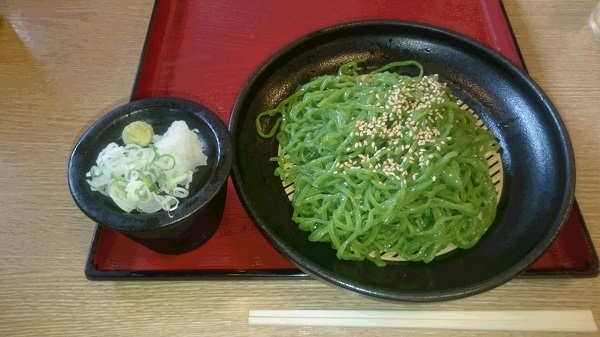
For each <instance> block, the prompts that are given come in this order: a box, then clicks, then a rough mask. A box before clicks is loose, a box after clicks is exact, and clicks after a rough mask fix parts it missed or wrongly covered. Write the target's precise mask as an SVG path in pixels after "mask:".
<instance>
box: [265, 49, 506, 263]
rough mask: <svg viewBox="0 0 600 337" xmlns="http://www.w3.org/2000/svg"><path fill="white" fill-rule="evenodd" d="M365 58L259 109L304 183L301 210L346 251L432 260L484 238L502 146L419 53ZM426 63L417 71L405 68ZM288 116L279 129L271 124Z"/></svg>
mask: <svg viewBox="0 0 600 337" xmlns="http://www.w3.org/2000/svg"><path fill="white" fill-rule="evenodd" d="M360 62H362V61H361V60H358V61H353V62H349V63H347V64H344V65H342V66H341V67H340V68H339V71H338V73H337V74H336V75H325V76H320V77H317V78H315V79H313V80H312V81H310V82H308V83H306V84H304V85H302V86H300V87H299V88H298V89H297V90H296V92H294V93H293V94H292V95H291V96H289V97H287V98H286V99H285V100H283V101H282V102H281V103H280V104H279V105H278V106H277V107H276V108H275V109H273V110H269V111H265V112H262V113H261V114H259V116H258V117H257V119H256V127H257V131H258V133H259V134H260V135H261V136H263V137H272V136H274V135H276V137H277V140H278V142H279V145H280V152H279V154H278V156H277V157H274V158H272V160H274V161H276V162H277V168H276V169H275V172H274V173H275V175H277V176H279V177H280V178H281V179H282V181H283V183H284V184H286V185H287V184H291V183H293V184H294V187H295V192H294V195H293V198H292V200H291V202H292V206H293V210H294V211H293V221H294V222H296V223H297V224H298V226H299V228H300V229H301V230H303V231H307V232H309V233H310V234H309V239H310V240H311V241H319V242H329V243H330V244H331V246H332V247H333V248H334V249H335V250H336V251H337V257H338V258H339V259H344V260H357V261H362V260H365V259H368V260H371V261H373V262H374V263H375V264H377V265H379V266H383V265H385V262H384V261H383V260H382V259H381V257H380V254H383V253H384V252H394V253H396V254H398V255H399V256H400V257H401V258H403V259H405V260H410V261H424V262H429V261H431V260H432V259H433V258H434V257H435V256H436V254H437V253H438V252H440V251H441V250H442V249H444V248H445V247H446V246H448V245H449V244H454V245H456V246H457V247H459V248H469V247H472V246H473V245H475V243H477V241H478V240H479V239H480V238H481V236H482V235H483V234H484V232H485V231H486V230H487V229H488V227H489V226H490V225H491V224H492V222H493V221H494V218H495V216H496V190H495V186H494V184H493V183H492V181H491V178H490V176H489V172H488V166H487V161H486V158H485V155H486V153H488V152H491V151H493V152H496V151H498V149H499V147H498V144H497V142H496V141H495V139H494V136H493V134H492V133H491V132H489V131H487V130H484V129H482V128H480V127H478V126H476V124H475V122H476V118H475V117H474V116H473V114H472V113H470V112H468V111H465V110H462V109H461V107H460V105H459V102H457V99H456V98H455V97H454V96H453V95H452V93H451V92H450V90H449V89H448V88H447V87H446V86H445V85H444V84H442V83H440V82H439V81H438V80H437V76H436V75H432V76H428V75H424V70H423V67H422V66H421V65H420V64H419V63H417V62H415V61H406V62H394V63H390V64H388V65H385V66H384V67H382V68H379V69H377V70H375V71H372V72H370V73H368V74H365V75H359V74H358V69H359V64H360ZM400 67H411V68H412V67H415V68H416V69H418V71H419V75H417V76H414V77H411V76H406V75H401V74H399V73H397V72H393V71H392V70H393V69H396V68H400ZM269 117H276V118H277V120H276V122H275V124H274V126H273V127H271V128H270V130H269V131H267V132H264V130H263V129H264V127H263V123H264V122H265V121H268V120H269V119H271V118H269Z"/></svg>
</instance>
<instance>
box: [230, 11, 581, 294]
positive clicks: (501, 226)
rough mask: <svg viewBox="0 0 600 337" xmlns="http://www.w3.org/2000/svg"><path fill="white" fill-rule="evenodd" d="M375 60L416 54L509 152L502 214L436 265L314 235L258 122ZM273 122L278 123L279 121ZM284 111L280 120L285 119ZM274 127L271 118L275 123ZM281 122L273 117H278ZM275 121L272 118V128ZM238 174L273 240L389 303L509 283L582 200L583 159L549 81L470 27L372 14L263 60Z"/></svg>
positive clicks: (327, 274) (311, 269)
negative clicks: (351, 66)
mask: <svg viewBox="0 0 600 337" xmlns="http://www.w3.org/2000/svg"><path fill="white" fill-rule="evenodd" d="M356 59H365V60H366V61H365V62H364V63H361V66H362V67H364V68H365V69H366V71H369V70H373V69H377V68H379V67H381V66H383V65H385V64H387V63H390V62H393V61H399V60H416V61H419V62H420V63H421V64H422V65H423V66H424V68H425V72H426V73H427V74H432V73H433V74H439V78H440V80H441V81H443V82H446V83H447V85H448V86H449V88H450V89H451V90H452V91H453V92H454V93H455V94H456V95H457V96H458V97H459V98H460V99H461V100H462V101H464V102H466V103H467V104H468V105H469V106H470V107H471V108H472V109H473V110H474V111H476V112H477V114H478V115H479V116H480V117H481V119H482V120H483V122H484V123H485V125H486V126H487V127H488V128H489V129H490V130H491V131H492V132H493V133H494V135H495V136H496V137H497V138H498V141H499V143H500V147H501V148H502V152H501V155H502V163H503V167H504V182H503V186H502V195H501V198H500V202H499V205H498V213H497V217H496V219H495V222H494V223H493V224H492V226H491V227H490V228H489V230H488V231H487V232H486V233H485V235H484V236H483V237H482V239H481V240H480V241H479V242H478V244H476V245H475V246H474V247H472V248H470V249H457V250H454V251H452V252H450V253H447V254H444V255H443V256H439V257H437V258H435V259H434V260H433V261H431V262H430V263H423V262H405V261H404V262H390V263H389V264H388V265H387V266H385V267H377V266H375V265H374V264H373V263H371V262H369V261H363V262H352V261H341V260H339V259H337V258H336V252H335V250H334V249H332V248H331V246H330V244H329V243H324V242H311V241H309V240H308V233H307V232H304V231H301V230H300V229H299V228H298V225H297V224H296V223H294V222H293V221H292V211H293V210H292V207H291V204H290V202H289V200H288V198H287V195H286V192H285V190H284V188H283V186H282V184H281V181H280V179H279V177H277V176H275V175H274V174H273V173H274V170H275V167H276V166H277V164H276V163H274V162H273V161H270V160H269V159H270V158H271V157H274V156H276V154H277V147H278V143H277V141H276V140H275V139H274V138H270V139H264V138H261V137H260V136H259V135H258V133H257V130H256V125H255V120H256V117H257V115H258V114H259V113H261V112H263V111H266V110H269V109H272V108H274V107H275V106H277V105H278V104H279V103H280V102H281V101H282V100H283V99H284V98H285V97H287V96H289V95H290V94H292V93H293V92H294V91H295V90H296V88H298V86H299V85H300V84H303V83H306V82H308V81H309V80H311V79H312V78H314V77H316V76H319V75H324V74H335V73H336V71H337V70H338V67H339V66H340V65H342V64H344V63H346V62H349V61H352V60H356ZM267 120H268V119H267ZM273 122H274V119H271V120H269V121H268V123H273ZM264 123H267V122H264ZM270 125H273V124H270ZM263 127H264V128H265V129H268V128H269V127H271V126H266V125H265V126H263ZM229 129H230V131H231V137H232V141H233V144H234V145H233V147H234V149H235V156H236V161H235V164H234V166H233V169H232V178H233V183H234V185H235V188H236V191H237V193H238V195H239V196H240V199H241V201H242V204H243V205H244V207H245V209H246V211H247V212H248V214H249V215H250V217H251V218H252V220H253V221H254V222H255V223H256V225H257V227H258V228H259V229H260V230H261V231H262V233H263V234H264V235H265V237H266V238H267V239H268V240H269V241H270V242H271V243H272V244H273V245H274V246H275V247H276V248H277V249H278V250H279V251H280V252H281V253H282V254H283V255H284V256H286V257H287V258H289V259H290V260H291V261H293V262H294V263H295V264H296V265H298V267H299V268H300V269H302V270H304V271H305V272H307V273H309V274H310V275H312V276H314V277H316V278H318V279H321V280H323V281H326V282H328V283H330V284H333V285H335V286H338V287H341V288H344V289H348V290H351V291H355V292H358V293H361V294H364V295H368V296H373V297H376V298H381V299H386V300H399V301H413V302H426V301H441V300H449V299H456V298H460V297H465V296H470V295H474V294H477V293H480V292H483V291H485V290H489V289H491V288H493V287H496V286H499V285H501V284H503V283H505V282H507V281H509V280H511V279H512V278H514V277H515V276H517V275H519V274H520V273H522V272H524V271H525V270H527V268H529V266H531V265H532V264H533V263H534V262H535V261H536V260H537V259H538V258H539V257H540V256H541V255H542V254H543V253H544V252H545V251H546V249H547V248H548V247H549V246H550V245H551V243H552V242H553V240H554V239H555V238H556V236H557V235H558V233H559V231H560V229H561V228H562V226H563V224H564V222H565V220H566V217H567V215H568V214H569V210H570V208H571V205H572V203H573V198H574V196H573V195H574V187H575V164H574V159H573V151H572V148H571V143H570V141H569V137H568V134H567V131H566V128H565V126H564V124H563V122H562V120H561V119H560V116H559V114H558V112H557V111H556V109H555V108H554V106H553V105H552V103H551V102H550V100H549V98H548V97H547V96H546V95H545V94H544V92H543V91H542V89H541V88H540V87H539V86H538V85H537V84H536V83H535V82H534V81H533V80H532V79H531V78H530V77H529V76H527V74H526V73H524V72H523V71H522V70H521V69H519V68H518V67H517V66H516V65H515V64H513V63H512V62H511V61H510V60H508V59H506V58H505V57H503V56H502V55H501V54H499V53H498V52H496V51H494V50H492V49H490V48H489V47H487V46H484V45H482V44H481V43H479V42H477V41H474V40H473V39H471V38H468V37H465V36H463V35H460V34H457V33H454V32H451V31H447V30H445V29H440V28H437V27H433V26H429V25H424V24H419V23H413V22H403V21H364V22H353V23H348V24H342V25H339V26H334V27H329V28H327V29H324V30H321V31H317V32H314V33H311V34H309V35H307V36H305V37H302V38H300V39H299V40H297V41H295V42H294V43H292V44H291V45H289V46H287V47H285V48H284V49H282V50H280V51H279V52H277V53H276V54H274V55H273V56H272V57H271V58H269V59H268V60H267V61H266V62H265V63H264V64H263V65H261V66H260V67H259V68H258V69H257V70H256V72H255V73H254V74H253V75H252V77H251V78H250V79H249V81H248V82H247V84H246V86H245V87H244V89H243V90H242V91H241V93H240V95H239V96H238V99H237V101H236V103H235V105H234V107H233V111H232V114H231V118H230V121H229Z"/></svg>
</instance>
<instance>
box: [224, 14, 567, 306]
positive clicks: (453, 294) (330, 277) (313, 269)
mask: <svg viewBox="0 0 600 337" xmlns="http://www.w3.org/2000/svg"><path fill="white" fill-rule="evenodd" d="M363 25H365V26H368V25H386V26H396V27H398V28H401V27H411V28H416V29H420V30H427V31H430V32H433V33H435V34H438V35H445V36H448V37H449V38H451V39H454V40H456V41H458V42H460V43H461V44H464V45H469V46H470V47H473V48H475V49H477V50H478V52H481V53H484V54H487V56H489V57H491V58H493V59H495V60H496V61H497V62H499V63H500V64H501V65H502V66H503V67H505V68H506V69H508V70H509V71H510V72H512V73H513V74H514V75H516V76H518V78H519V80H520V81H523V82H524V83H525V84H527V85H528V86H529V87H530V88H531V89H532V90H533V91H534V92H535V94H536V95H537V96H538V97H539V98H540V101H541V102H543V104H544V105H545V107H546V112H547V113H549V114H550V115H551V120H552V122H553V123H554V125H555V126H556V127H557V129H558V130H559V133H560V134H559V135H558V136H559V138H560V141H561V145H562V147H561V151H563V152H564V153H565V155H566V162H567V165H568V167H566V169H565V171H566V172H571V174H569V175H568V176H567V177H565V181H564V187H565V192H564V194H563V197H562V198H561V199H560V201H559V202H558V207H559V212H558V214H561V216H560V217H558V218H557V219H556V221H555V222H554V223H553V224H552V225H551V226H549V230H548V232H547V233H546V235H545V236H544V237H543V238H541V239H540V241H539V242H538V244H537V245H536V246H535V249H532V250H531V251H530V252H529V253H528V254H527V255H526V256H524V257H523V258H522V259H521V261H520V263H518V264H516V265H514V266H513V268H511V269H507V270H504V271H503V272H501V273H499V274H497V276H496V277H495V278H491V279H489V280H486V281H483V282H480V283H478V284H475V285H468V286H465V287H457V288H453V289H449V290H443V291H395V290H388V289H383V288H379V287H374V286H369V285H365V284H363V283H361V282H357V281H353V280H345V279H341V278H340V277H338V276H337V275H336V274H335V273H333V272H331V271H329V270H323V269H322V268H320V267H319V266H318V265H316V264H315V263H313V262H312V261H311V260H309V259H307V258H305V257H304V256H303V255H302V254H300V253H298V252H297V251H295V250H294V249H292V248H291V247H288V246H287V245H286V244H285V243H283V242H280V240H279V239H278V238H277V234H276V233H275V232H274V231H273V230H271V228H270V227H269V226H268V225H267V224H265V223H264V221H263V220H262V219H261V218H260V217H259V216H258V214H257V212H256V211H255V210H253V209H252V206H251V205H252V201H251V200H249V198H248V196H247V194H246V190H245V188H244V186H243V184H242V177H241V172H240V169H239V167H238V166H237V164H236V163H234V165H233V167H232V181H233V185H234V187H235V189H236V192H237V194H238V196H239V197H240V199H241V200H242V205H243V207H244V209H245V210H246V212H247V213H248V214H249V215H250V218H251V219H252V221H253V222H254V223H255V224H256V225H257V227H258V228H259V229H260V231H261V232H262V234H263V235H264V236H265V237H266V238H267V240H268V241H269V242H270V243H271V244H272V245H274V246H275V247H276V248H277V250H278V251H280V252H281V253H282V254H283V255H284V256H286V257H287V258H289V259H290V260H291V261H292V262H293V263H294V264H295V265H297V267H298V268H299V269H301V270H302V271H304V272H305V273H307V274H309V275H311V276H313V277H316V278H318V279H321V280H323V281H326V282H327V283H330V284H331V285H333V286H337V287H340V288H343V289H347V290H351V291H354V292H357V293H359V294H363V295H367V296H371V297H374V298H379V299H383V300H392V301H406V302H432V301H445V300H452V299H458V298H463V297H466V296H471V295H476V294H479V293H482V292H484V291H487V290H490V289H493V288H495V287H497V286H500V285H502V284H504V283H506V282H508V281H510V280H511V279H513V278H515V277H516V276H518V275H520V274H521V273H523V272H524V271H526V270H527V269H528V268H529V267H530V266H531V265H532V264H533V263H535V261H536V260H537V259H538V258H539V257H540V256H541V255H542V254H543V253H544V252H546V251H547V250H548V248H549V247H550V246H551V244H552V242H553V241H554V240H555V239H556V237H557V236H558V234H559V233H560V230H561V229H562V227H563V225H564V223H565V222H566V219H567V217H568V214H569V211H570V210H571V206H572V204H573V201H574V198H575V197H574V194H575V192H574V190H575V158H574V154H573V149H572V145H571V141H570V139H569V136H568V132H567V129H566V126H565V124H564V122H563V121H562V119H561V118H560V116H559V113H558V111H557V110H556V108H555V107H554V105H553V104H552V102H551V101H550V99H549V97H548V96H547V95H546V94H545V93H544V91H543V90H542V89H541V87H540V86H539V85H538V84H537V83H536V82H535V81H534V80H533V79H532V78H531V77H530V76H529V75H528V74H527V73H526V72H525V71H524V70H523V69H521V68H519V67H518V66H517V65H515V64H514V63H513V62H512V61H511V60H509V59H508V58H507V57H505V56H504V55H502V54H501V53H499V52H498V51H496V50H494V49H492V48H490V47H488V46H487V45H485V44H483V43H481V42H479V41H477V40H475V39H473V38H471V37H469V36H466V35H463V34H461V33H458V32H455V31H451V30H448V29H446V28H442V27H439V26H434V25H430V24H425V23H420V22H413V21H406V20H388V19H382V20H360V21H353V22H347V23H342V24H337V25H333V26H329V27H326V28H323V29H320V30H317V31H313V32H311V33H309V34H307V35H304V36H302V37H300V38H298V39H296V40H294V41H293V42H291V43H289V44H287V45H286V46H284V47H283V48H281V49H279V50H278V51H277V52H275V53H274V54H272V55H271V56H269V57H268V58H267V59H266V60H265V61H264V62H263V63H262V64H261V65H260V66H259V67H258V68H257V69H256V70H255V71H254V72H253V73H252V74H251V75H250V77H249V78H248V80H247V81H246V83H245V85H244V87H243V88H242V90H241V91H240V93H239V95H238V97H237V98H236V101H235V104H234V106H233V108H232V113H231V115H230V119H229V126H228V127H229V130H230V133H231V135H232V143H233V144H234V145H233V146H234V148H235V146H236V145H235V144H236V140H235V130H236V129H237V128H238V123H237V117H238V115H239V114H241V113H242V112H241V111H240V106H241V105H242V104H243V102H244V100H245V99H246V95H247V94H248V92H249V91H250V90H251V88H252V87H253V86H254V85H256V83H255V82H256V80H257V78H258V77H259V76H260V74H262V73H263V72H265V71H266V70H267V69H268V68H269V67H270V66H271V65H272V64H273V63H275V62H276V60H278V59H279V58H280V57H282V56H284V55H286V54H288V53H289V52H290V51H291V50H293V49H295V48H298V47H299V46H301V45H302V44H304V43H307V42H309V41H310V40H312V39H314V38H316V37H319V36H323V35H327V34H331V33H334V32H336V31H340V30H345V29H350V28H354V27H360V26H363Z"/></svg>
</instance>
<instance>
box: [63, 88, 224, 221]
mask: <svg viewBox="0 0 600 337" xmlns="http://www.w3.org/2000/svg"><path fill="white" fill-rule="evenodd" d="M155 107H165V108H172V109H176V110H180V111H182V112H184V113H186V114H188V115H189V116H190V117H191V118H195V119H198V120H201V121H203V122H204V123H206V124H207V126H208V127H209V128H210V130H211V131H212V133H213V135H214V138H215V139H216V141H217V148H218V153H217V154H216V156H217V158H216V160H215V166H216V167H217V168H218V169H215V170H214V172H213V173H212V174H211V176H210V177H209V179H208V180H207V181H206V183H205V184H204V185H203V187H202V189H201V191H202V194H199V195H197V196H189V197H187V198H185V199H183V200H182V201H181V202H180V206H179V207H178V208H177V209H176V210H174V211H171V212H166V211H159V212H156V213H151V214H137V215H136V216H132V215H131V214H128V213H125V212H123V213H122V214H120V213H116V212H105V210H106V209H105V208H104V207H102V206H101V205H99V204H98V203H97V202H96V201H95V200H94V199H93V198H91V197H90V194H89V193H83V192H81V191H82V190H83V189H86V188H89V186H88V185H87V184H86V183H85V179H84V178H83V177H85V172H82V170H81V169H80V168H78V167H77V164H78V162H79V161H80V159H79V158H78V153H80V151H85V149H84V148H83V144H85V143H86V142H87V141H88V140H89V139H90V138H91V137H93V135H94V134H96V133H97V132H98V131H100V130H102V129H103V128H104V127H105V126H106V125H108V124H110V123H111V122H112V121H113V120H115V119H117V118H120V117H122V116H125V115H127V114H129V113H133V112H135V111H140V110H145V109H148V108H155ZM232 148H233V147H232V142H231V136H230V135H229V130H228V129H227V126H226V125H225V123H224V122H223V121H222V120H221V119H220V118H219V117H218V116H217V115H216V114H215V113H214V112H213V111H212V110H210V109H208V108H207V107H205V106H204V105H202V104H200V103H197V102H193V101H190V100H187V99H184V98H179V97H150V98H143V99H139V100H133V101H130V102H128V103H126V104H124V105H121V106H119V107H117V108H115V109H113V110H111V111H109V112H108V113H106V114H104V115H103V116H102V117H100V118H99V119H98V120H96V121H95V122H94V123H92V125H90V126H89V128H88V129H87V130H86V131H85V132H84V133H83V135H82V136H81V137H80V138H79V140H78V141H77V143H76V144H75V146H74V147H73V150H72V152H71V155H70V157H69V163H68V169H67V179H68V184H69V190H70V192H71V195H72V197H73V199H74V201H75V203H76V204H77V206H78V207H79V208H80V210H81V211H82V212H83V213H84V214H86V215H87V216H88V217H89V218H90V219H92V220H94V221H95V222H97V223H98V224H100V225H102V226H105V227H109V228H112V229H116V230H119V231H124V232H129V231H136V232H140V231H150V230H155V229H158V228H167V227H169V226H173V225H176V224H178V223H180V222H182V221H184V220H186V219H191V218H192V217H193V216H194V214H196V213H197V212H199V211H200V210H202V209H203V208H204V207H205V206H206V205H207V204H209V202H210V201H211V200H212V199H214V197H215V196H216V195H217V193H218V192H219V191H220V190H221V187H222V186H223V185H224V184H226V183H227V180H228V178H229V174H230V172H231V167H232V165H233V150H232ZM148 220H154V221H148Z"/></svg>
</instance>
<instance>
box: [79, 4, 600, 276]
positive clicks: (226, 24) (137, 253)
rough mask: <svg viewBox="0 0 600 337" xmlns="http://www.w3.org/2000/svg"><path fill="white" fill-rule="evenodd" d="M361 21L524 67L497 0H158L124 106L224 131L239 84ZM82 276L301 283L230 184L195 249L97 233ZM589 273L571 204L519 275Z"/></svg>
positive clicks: (592, 268) (591, 259)
mask: <svg viewBox="0 0 600 337" xmlns="http://www.w3.org/2000/svg"><path fill="white" fill-rule="evenodd" d="M367 19H400V20H409V21H416V22H423V23H428V24H433V25H437V26H441V27H444V28H448V29H451V30H454V31H457V32H459V33H463V34H465V35H468V36H471V37H473V38H475V39H477V40H479V41H481V42H483V43H485V44H487V45H489V46H491V47H492V48H494V49H496V50H498V51H499V52H501V53H503V54H504V55H505V56H507V57H508V58H510V59H511V60H512V61H513V62H515V63H516V64H518V65H519V66H522V67H524V63H523V61H522V58H521V55H520V53H519V49H518V46H517V44H516V41H515V39H514V36H513V34H512V31H511V28H510V25H509V22H508V20H507V18H506V14H505V12H504V9H503V7H502V3H501V0H473V1H463V0H431V1H422V0H403V1H398V0H327V1H322V0H310V1H295V0H288V1H278V0H256V1H245V2H242V1H237V0H221V1H208V0H201V1H193V0H187V1H165V0H159V1H156V3H155V8H154V12H153V15H152V20H151V23H150V27H149V29H148V35H147V39H146V44H145V48H144V51H143V54H142V57H141V62H140V67H139V71H138V76H137V80H136V83H135V87H134V90H133V95H132V99H141V98H146V97H157V96H176V97H182V98H187V99H190V100H193V101H196V102H198V103H201V104H203V105H205V106H207V107H208V108H210V109H212V110H213V111H215V112H216V113H217V114H218V115H219V116H220V117H221V119H222V120H223V121H224V122H226V123H227V122H228V120H229V115H230V112H231V109H232V107H233V104H234V102H235V99H236V97H237V95H238V93H239V91H240V90H241V88H242V87H243V85H244V83H245V81H246V80H247V79H248V78H249V77H250V75H251V74H252V72H253V71H254V70H255V69H256V68H257V67H258V66H259V65H260V64H261V63H262V62H264V61H265V60H266V59H267V58H268V57H269V56H270V55H271V54H273V53H275V52H276V51H277V50H279V49H280V48H282V47H283V46H285V45H286V44H288V43H290V42H292V41H293V40H295V39H297V38H299V37H301V36H303V35H305V34H307V33H310V32H312V31H315V30H319V29H322V28H325V27H328V26H332V25H335V24H339V23H344V22H350V21H358V20H367ZM85 273H86V276H87V277H88V278H89V279H115V278H123V279H128V278H153V279H155V278H171V277H176V278H185V277H191V278H211V279H213V278H219V277H226V278H235V277H240V276H245V277H244V279H245V278H247V276H254V277H305V276H306V275H305V274H304V273H302V272H301V271H299V270H298V269H297V268H296V267H295V266H294V265H293V264H292V263H291V262H289V261H288V260H287V259H285V258H284V257H283V256H282V255H280V254H279V253H278V252H277V251H276V250H275V249H274V248H273V247H272V246H271V245H270V244H269V243H268V242H267V240H266V239H265V238H264V237H263V236H262V234H261V233H260V232H259V231H258V230H257V229H256V228H255V226H254V224H253V223H252V222H251V220H250V219H249V217H248V216H247V215H246V213H245V211H244V209H243V208H242V205H241V203H240V201H239V199H238V197H237V195H236V192H235V190H234V188H233V185H232V184H231V181H230V182H229V184H228V191H227V201H226V206H225V214H224V216H223V220H222V223H221V226H220V228H219V230H218V231H217V233H216V234H215V236H214V237H213V238H211V239H210V241H209V242H208V243H207V244H205V245H204V246H202V247H200V248H198V249H197V250H195V251H192V252H190V253H186V254H182V255H175V256H169V255H161V254H158V253H155V252H153V251H150V250H148V249H146V248H144V247H143V246H140V245H139V244H137V243H135V242H133V241H132V240H130V239H128V238H127V237H125V236H123V235H121V234H119V233H116V232H114V231H111V230H108V229H105V228H103V227H100V226H97V228H96V231H95V233H94V237H93V241H92V245H91V248H90V252H89V256H88V261H87V264H86V268H85ZM597 273H598V256H597V254H596V251H595V250H594V247H593V245H592V242H591V240H590V237H589V234H588V232H587V229H586V227H585V223H584V221H583V218H582V217H581V213H580V211H579V208H578V206H577V203H575V205H574V207H573V210H572V211H571V214H570V216H569V218H568V222H567V223H566V225H565V227H564V229H563V231H562V232H561V234H560V236H559V237H558V239H557V240H556V241H555V243H554V244H553V245H552V247H551V248H550V249H549V250H548V251H547V252H546V254H545V255H543V256H542V257H541V258H540V259H539V260H538V261H537V262H536V263H535V264H534V265H533V266H532V268H531V269H530V270H528V271H527V272H526V273H525V275H546V276H557V275H574V276H593V275H596V274H597Z"/></svg>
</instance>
